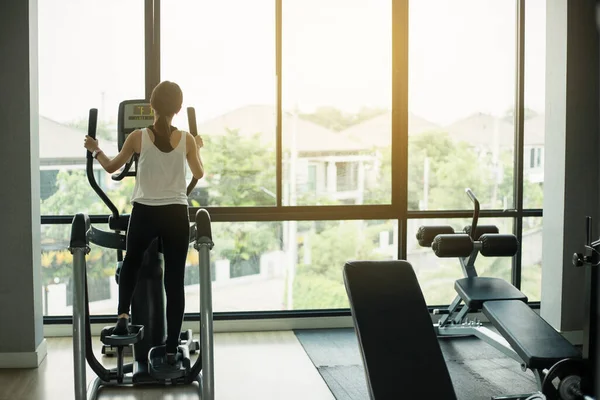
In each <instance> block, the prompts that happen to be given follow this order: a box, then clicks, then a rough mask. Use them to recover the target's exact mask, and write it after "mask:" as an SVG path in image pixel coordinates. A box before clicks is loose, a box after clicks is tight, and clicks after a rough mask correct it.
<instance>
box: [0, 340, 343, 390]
mask: <svg viewBox="0 0 600 400" xmlns="http://www.w3.org/2000/svg"><path fill="white" fill-rule="evenodd" d="M46 340H47V342H48V355H47V356H46V359H45V360H44V361H43V362H42V364H41V365H40V367H39V368H36V369H13V370H11V369H0V400H56V399H60V400H73V399H74V398H75V396H74V387H73V385H74V384H73V350H72V343H73V342H72V339H71V338H70V337H64V338H48V339H46ZM94 344H95V345H97V346H95V349H94V350H95V353H96V356H97V357H98V359H99V360H101V362H102V363H103V364H104V365H105V366H107V367H114V366H116V358H112V357H102V356H101V354H99V353H100V341H99V340H98V338H94ZM96 350H97V351H96ZM127 361H129V360H126V362H127ZM94 377H95V375H94V373H93V371H92V370H91V369H90V368H89V367H88V369H87V380H88V382H91V381H92V380H93V379H94ZM215 391H216V399H217V400H229V399H231V400H233V399H235V400H240V399H246V398H248V399H257V400H271V399H273V400H275V399H277V400H281V399H286V400H295V399H298V400H300V399H302V400H305V399H307V398H310V399H311V400H334V397H333V395H332V393H331V391H330V390H329V388H328V387H327V385H326V384H325V382H324V381H323V379H322V378H321V376H320V375H319V372H318V370H317V369H316V368H315V366H314V365H313V363H312V362H311V360H310V358H309V357H308V355H307V354H306V352H305V351H304V349H303V348H302V345H301V344H300V343H299V342H298V339H297V338H296V336H295V335H294V333H293V332H291V331H278V332H252V333H217V334H215ZM99 399H111V400H117V399H119V400H125V399H126V400H136V399H143V400H154V399H156V400H159V399H160V400H188V399H190V400H191V399H193V400H197V399H198V395H197V392H196V391H195V390H194V388H192V387H190V386H178V387H157V388H140V387H136V388H135V389H131V388H106V389H102V390H101V392H100V396H99Z"/></svg>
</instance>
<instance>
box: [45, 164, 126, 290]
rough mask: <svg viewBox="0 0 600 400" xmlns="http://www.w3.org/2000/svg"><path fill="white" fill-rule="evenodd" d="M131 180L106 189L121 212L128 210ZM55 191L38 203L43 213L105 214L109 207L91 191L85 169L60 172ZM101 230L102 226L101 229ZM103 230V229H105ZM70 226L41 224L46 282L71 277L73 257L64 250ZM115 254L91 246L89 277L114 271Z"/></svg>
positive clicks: (109, 274) (88, 259)
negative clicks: (44, 249) (111, 188)
mask: <svg viewBox="0 0 600 400" xmlns="http://www.w3.org/2000/svg"><path fill="white" fill-rule="evenodd" d="M133 184H134V182H133V180H132V179H129V180H124V181H122V182H121V183H120V184H118V186H117V187H116V188H115V189H113V190H109V191H108V196H109V198H110V199H112V200H113V201H114V202H115V205H116V206H117V208H118V209H119V211H120V212H121V213H123V212H129V211H130V210H131V205H130V204H129V201H128V200H129V198H130V197H131V192H132V190H133ZM56 186H57V189H58V190H57V191H56V192H55V193H54V194H53V195H52V196H50V197H49V198H47V199H46V200H43V201H42V202H41V214H42V215H69V214H71V215H72V214H77V213H79V212H84V213H87V214H88V215H93V214H107V213H109V210H108V208H107V207H106V206H105V205H104V203H103V202H102V200H100V198H99V197H98V195H97V194H96V193H95V192H94V190H93V189H92V188H91V186H90V185H89V183H88V181H87V177H86V174H85V171H83V170H70V171H65V170H63V171H60V172H59V173H58V175H57V179H56ZM101 229H102V228H101ZM105 229H106V228H105ZM69 232H70V225H44V226H43V227H42V247H43V248H47V249H48V250H46V251H44V252H43V253H42V281H43V282H44V283H45V284H49V283H52V282H54V280H55V278H58V279H60V280H61V281H63V280H65V279H68V278H69V277H70V276H72V274H73V271H72V268H73V267H72V263H73V258H72V256H71V254H70V253H68V252H67V251H66V247H67V246H68V244H67V243H68V240H69ZM115 254H116V253H115V252H114V251H113V250H100V249H93V250H92V251H91V252H90V254H89V255H88V257H87V263H88V276H89V277H90V278H94V277H107V276H111V275H112V274H114V270H115V262H116V255H115Z"/></svg>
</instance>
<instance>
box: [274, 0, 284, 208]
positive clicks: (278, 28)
mask: <svg viewBox="0 0 600 400" xmlns="http://www.w3.org/2000/svg"><path fill="white" fill-rule="evenodd" d="M282 2H283V0H275V76H276V80H277V89H276V92H277V94H276V96H277V99H276V113H277V116H276V118H277V121H276V126H275V136H276V137H275V166H276V167H275V168H276V179H277V182H276V195H277V199H276V202H277V203H276V206H277V207H278V208H279V207H281V206H282V204H283V138H282V125H281V124H282V98H281V94H282V88H281V72H282V71H281V70H282V32H283V28H282V15H283V14H282V13H283V11H282V8H283V4H282Z"/></svg>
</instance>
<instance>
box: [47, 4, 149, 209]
mask: <svg viewBox="0 0 600 400" xmlns="http://www.w3.org/2000/svg"><path fill="white" fill-rule="evenodd" d="M38 12H39V17H38V20H39V109H40V131H39V132H40V166H41V167H40V169H41V172H40V173H41V180H40V181H41V186H42V187H41V192H42V194H43V195H42V196H41V213H42V215H61V214H62V215H71V214H74V213H76V212H84V211H87V212H90V213H96V214H106V213H108V209H107V208H106V207H105V206H104V204H103V203H102V201H101V200H100V199H99V198H98V196H96V195H95V193H94V192H93V191H92V190H90V188H89V184H88V182H87V179H86V177H85V173H84V171H85V157H86V150H85V149H84V148H83V138H84V137H85V135H86V134H87V125H88V115H89V110H90V108H97V109H98V131H97V135H98V138H99V142H100V145H101V147H102V149H103V150H104V151H105V152H106V153H107V154H109V155H112V156H115V155H116V154H117V146H116V141H117V132H116V123H117V113H118V106H119V103H120V102H121V101H123V100H126V99H135V98H143V97H144V74H143V71H144V2H143V1H142V0H134V1H128V2H121V1H117V0H108V1H103V0H92V1H86V2H79V1H73V0H58V1H50V0H41V1H40V2H39V5H38ZM108 26H110V27H111V28H110V29H107V27H108ZM96 168H99V166H98V165H97V164H96ZM103 175H106V174H103ZM108 180H110V177H108ZM132 183H133V181H132V180H131V181H129V182H123V183H122V184H119V185H115V186H114V188H111V190H110V195H111V198H112V199H113V200H114V201H115V203H116V204H122V205H123V211H125V210H126V209H127V206H128V205H127V198H128V196H129V194H130V193H131V188H132V187H133V186H131V185H132ZM104 186H105V189H109V188H108V187H107V186H106V185H104ZM67 188H68V190H67Z"/></svg>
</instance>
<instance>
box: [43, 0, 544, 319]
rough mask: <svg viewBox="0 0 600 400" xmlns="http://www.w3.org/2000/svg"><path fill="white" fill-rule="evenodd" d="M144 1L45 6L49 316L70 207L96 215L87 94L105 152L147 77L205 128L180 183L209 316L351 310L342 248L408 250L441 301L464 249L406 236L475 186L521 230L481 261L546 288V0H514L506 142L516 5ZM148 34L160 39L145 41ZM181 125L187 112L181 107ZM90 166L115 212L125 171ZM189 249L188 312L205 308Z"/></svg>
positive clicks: (471, 0) (100, 259) (62, 0)
mask: <svg viewBox="0 0 600 400" xmlns="http://www.w3.org/2000/svg"><path fill="white" fill-rule="evenodd" d="M151 3H152V2H144V1H142V0H135V1H132V2H125V3H123V2H117V1H115V0H110V1H98V0H93V1H88V2H85V3H80V2H75V1H74V0H59V1H58V2H50V1H48V0H44V1H42V2H41V3H40V5H39V11H40V17H39V22H40V29H39V33H40V42H39V44H40V66H39V67H40V111H41V114H42V115H41V117H40V162H41V167H40V178H41V179H40V180H41V200H40V201H41V211H42V215H43V217H42V224H43V227H42V236H43V240H44V243H43V249H42V251H43V254H42V264H43V267H44V268H45V269H44V270H43V274H44V287H45V292H44V296H46V297H44V298H45V300H44V301H45V303H44V304H45V315H54V316H56V315H68V314H70V309H69V307H70V305H69V300H68V293H69V290H70V289H69V278H68V274H67V273H66V272H65V271H66V269H64V268H67V267H66V265H67V264H68V260H69V259H70V255H69V254H68V252H66V250H65V248H66V245H67V240H68V232H69V225H66V223H68V222H70V218H72V215H73V214H75V213H77V212H87V213H90V214H100V215H105V214H107V213H108V209H107V208H106V206H105V205H104V204H103V203H102V202H101V201H100V199H99V198H98V196H96V194H95V193H94V192H93V191H92V190H90V187H89V184H88V182H87V179H86V177H85V155H86V153H85V149H83V147H82V146H81V139H82V138H83V136H84V135H85V133H86V128H87V115H88V111H89V109H90V108H92V107H94V108H98V109H99V123H98V136H99V137H100V140H101V146H102V148H103V150H104V151H105V152H106V153H108V154H111V155H114V154H116V151H117V148H116V132H115V131H116V126H115V125H116V114H117V106H118V103H119V102H120V101H122V100H125V99H132V98H143V97H145V95H146V88H148V87H152V86H154V85H155V84H156V83H158V81H160V80H172V81H175V82H177V83H179V84H180V85H181V87H182V89H183V92H184V108H185V107H194V108H195V110H196V116H197V126H198V131H199V133H200V134H201V135H202V136H203V138H204V142H205V148H204V149H203V150H202V154H203V160H204V163H205V165H206V175H205V177H204V178H203V179H202V180H201V181H200V182H199V184H198V186H197V188H196V189H195V191H194V193H193V194H192V195H191V196H190V197H191V200H192V202H191V204H192V206H193V207H207V208H208V209H209V211H210V212H211V214H212V215H214V216H215V218H214V219H213V233H214V241H215V247H214V249H213V252H212V253H211V262H212V265H211V275H212V281H213V289H214V307H215V311H216V312H217V313H220V312H256V311H262V310H270V311H294V310H318V309H347V308H348V302H347V301H348V300H347V297H346V294H345V290H344V287H343V282H342V268H343V265H344V263H345V262H346V261H348V260H350V259H357V260H387V259H397V258H399V257H401V258H406V259H408V261H410V262H411V263H412V264H413V266H414V267H415V269H416V270H417V273H418V276H419V279H420V282H421V284H422V286H423V290H424V293H425V296H426V299H427V302H428V304H430V305H441V304H444V303H448V302H450V301H451V300H452V298H453V297H454V295H455V292H454V289H453V284H452V281H453V280H454V279H455V278H457V277H460V276H461V271H460V266H459V264H458V260H456V259H454V260H449V259H437V258H435V255H433V253H432V252H431V249H423V248H419V247H418V246H415V241H414V235H415V233H416V232H417V229H418V228H419V226H421V225H423V224H431V223H434V222H437V223H444V224H451V225H452V226H454V227H455V229H462V228H463V226H465V225H467V224H468V223H469V221H470V220H469V219H468V218H467V216H468V214H469V212H468V211H467V212H465V210H470V209H471V203H470V201H469V199H468V198H467V197H466V196H465V194H464V190H465V188H466V187H469V188H471V189H473V190H474V192H475V193H476V194H477V196H478V198H479V200H480V202H481V206H482V210H483V214H484V216H483V217H482V218H481V220H480V223H492V224H496V225H498V226H499V227H500V230H501V232H503V233H512V232H513V231H514V233H515V234H516V235H517V237H518V239H519V241H520V242H521V243H522V255H521V256H520V257H518V258H517V257H515V258H502V259H498V260H492V259H486V258H484V257H482V258H480V259H478V264H477V267H478V270H479V271H480V272H481V273H482V274H483V275H488V276H498V277H503V278H505V279H508V280H510V279H511V276H512V275H513V270H514V271H516V272H517V273H520V275H519V277H520V278H521V280H522V282H521V284H522V289H523V291H524V292H525V293H526V294H527V295H528V296H529V298H530V300H537V299H539V291H540V288H541V286H540V281H541V273H540V271H541V269H540V266H541V260H540V259H539V257H538V256H536V252H535V250H536V249H539V243H538V242H539V241H540V240H541V239H540V238H541V227H542V218H541V217H542V213H541V210H539V208H541V206H542V203H543V181H544V175H543V165H544V160H543V156H544V95H545V94H544V92H543V88H544V69H543V68H544V62H545V61H544V59H545V54H544V42H545V24H544V19H545V2H543V1H537V2H527V3H526V4H527V5H526V8H525V11H526V13H527V19H526V21H527V24H526V25H525V26H526V35H525V37H526V43H525V44H526V46H525V52H526V57H525V58H524V60H525V61H524V62H525V64H524V67H525V68H524V69H525V76H524V82H525V87H524V92H525V96H524V97H525V104H524V109H525V114H524V123H523V124H524V125H523V132H524V142H525V144H524V146H523V148H518V149H516V148H515V132H518V128H519V126H516V125H515V122H516V121H515V109H516V104H515V92H516V90H517V81H518V80H517V79H516V78H517V76H516V73H517V71H519V70H520V69H518V68H515V66H516V62H517V61H518V60H519V59H518V58H517V50H518V47H517V46H516V40H515V39H516V36H515V34H516V32H517V30H518V29H521V28H520V26H521V25H519V24H516V21H517V17H519V16H520V14H519V13H518V12H517V9H516V8H515V4H514V2H505V1H502V0H457V1H454V2H448V1H445V0H422V1H421V0H418V1H417V0H411V1H407V2H403V1H390V0H326V1H317V0H306V1H294V0H256V1H252V2H248V1H246V0H224V1H221V2H214V1H208V0H199V1H194V0H161V1H160V15H158V16H156V17H157V21H160V29H159V31H153V28H152V27H150V26H146V25H145V23H144V16H145V14H146V13H147V12H149V10H146V7H148V6H149V5H150V4H151ZM519 4H523V3H519ZM231 10H235V12H232V11H231ZM406 13H408V15H406ZM398 17H400V19H401V21H397V20H396V18H398ZM404 17H407V18H408V21H409V24H408V25H406V24H405V23H404V22H403V21H404ZM58 19H60V20H61V21H62V23H61V24H56V20H58ZM109 25H110V26H113V27H116V28H114V29H110V30H106V29H105V26H109ZM432 27H435V29H432ZM73 32H77V33H78V34H77V35H73ZM440 32H443V34H440ZM155 34H159V36H160V46H159V47H160V52H159V53H152V54H146V53H145V49H146V48H148V44H151V43H153V40H154V38H155ZM392 41H398V42H399V43H398V45H396V43H395V44H394V46H392ZM132 43H134V44H135V45H132ZM406 44H407V45H408V58H407V57H404V54H402V53H401V51H402V49H403V47H404V45H406ZM72 49H78V51H77V52H74V51H73V50H72ZM396 52H399V53H396ZM115 60H117V61H115ZM121 60H124V62H121ZM393 63H394V66H393V65H392V64H393ZM125 65H126V66H127V67H124V66H125ZM405 71H408V75H407V76H406V75H405V76H400V75H402V74H403V73H404V72H405ZM399 76H400V77H399ZM397 79H399V80H397ZM406 79H407V80H408V81H407V82H406ZM405 83H407V84H408V85H405ZM407 87H408V88H407ZM392 94H394V96H392ZM407 101H408V102H407ZM521 106H523V105H521ZM403 107H407V109H406V110H405V109H403ZM405 111H408V113H407V116H405V114H406V113H405ZM405 118H406V119H405ZM392 122H394V128H392ZM405 123H407V127H406V128H405V127H404V126H403V125H404V124H405ZM174 125H176V126H178V127H180V128H183V129H189V128H190V127H189V126H188V121H187V118H186V113H185V111H182V112H180V113H179V114H178V115H177V116H176V117H175V119H174ZM405 129H407V131H405ZM56 143H60V144H61V145H60V146H56ZM392 149H394V151H396V150H397V149H402V151H403V152H404V151H405V150H406V151H407V157H404V156H403V157H399V156H398V155H397V154H392ZM517 150H518V151H517ZM403 154H404V153H403ZM515 156H517V157H522V159H519V160H517V161H519V163H522V164H519V163H517V162H515V158H516V157H515ZM521 165H522V166H523V167H524V168H523V170H524V171H523V176H519V175H518V174H517V171H519V169H518V168H515V166H521ZM94 166H95V171H94V174H95V177H96V180H97V181H98V182H99V184H100V185H101V187H103V188H104V190H105V191H106V192H107V193H108V195H109V197H110V198H111V199H112V200H113V201H114V202H115V204H116V205H117V207H118V208H119V211H120V212H128V211H129V210H130V205H129V201H128V199H129V196H130V195H131V191H132V188H133V183H134V181H133V180H132V179H130V180H125V181H122V182H115V181H113V180H112V179H111V177H110V176H109V175H108V174H106V173H105V172H104V171H103V170H102V169H101V168H100V167H99V165H98V164H97V163H95V164H94ZM392 176H394V181H392ZM515 185H519V186H517V187H522V188H523V190H522V192H523V205H522V206H521V205H520V204H518V203H519V201H518V199H515V193H517V194H520V193H521V191H520V190H519V191H516V192H515ZM524 215H527V217H524ZM521 221H522V222H523V224H519V223H515V222H521ZM57 222H59V223H63V224H64V225H61V224H58V223H57ZM521 225H522V231H520V230H521ZM399 227H401V229H400V228H399ZM432 256H433V257H434V258H433V259H432V258H431V257H432ZM89 257H90V258H89V262H90V270H89V272H90V285H91V286H90V291H91V292H93V293H91V297H92V303H93V306H92V313H93V314H95V315H101V314H110V315H112V314H114V310H115V308H116V292H115V287H116V285H115V282H114V277H113V274H114V267H113V265H114V263H115V262H116V256H115V253H114V251H112V250H106V251H105V250H101V249H97V248H95V249H93V250H92V253H90V256H89ZM197 263H198V260H197V253H196V252H195V251H194V250H193V248H192V247H190V252H189V254H188V266H187V271H186V285H185V286H186V288H185V290H186V299H187V301H186V304H187V306H186V311H187V312H188V313H193V312H197V311H198V310H199V308H198V302H199V297H198V295H199V293H198V291H199V285H198V279H199V277H198V268H197V267H198V265H197ZM517 281H518V279H517Z"/></svg>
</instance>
